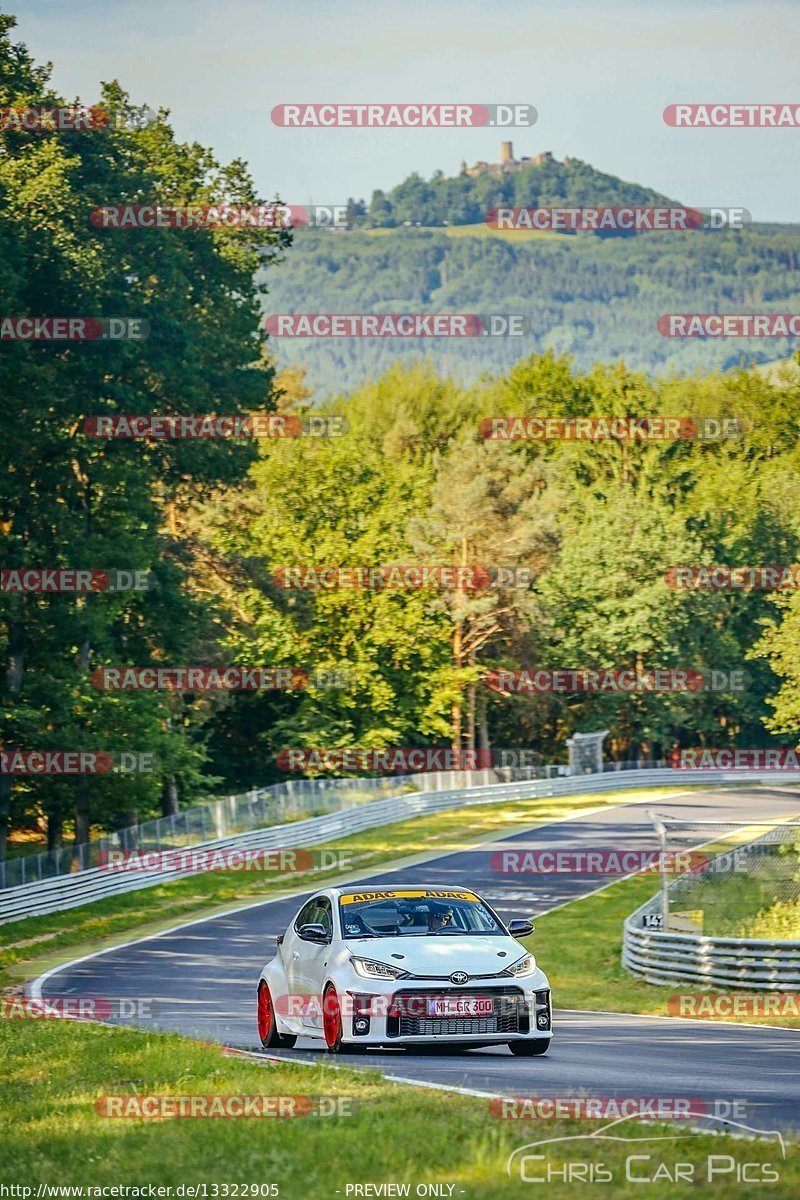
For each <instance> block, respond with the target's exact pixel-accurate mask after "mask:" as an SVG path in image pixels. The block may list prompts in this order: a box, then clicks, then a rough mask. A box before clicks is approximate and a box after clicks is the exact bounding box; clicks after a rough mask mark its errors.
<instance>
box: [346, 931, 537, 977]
mask: <svg viewBox="0 0 800 1200" xmlns="http://www.w3.org/2000/svg"><path fill="white" fill-rule="evenodd" d="M347 946H348V949H349V950H350V951H351V953H353V954H354V955H356V956H357V957H358V958H371V959H373V960H374V961H375V962H382V963H388V964H389V965H390V966H393V967H398V968H400V970H402V971H408V972H410V974H412V975H437V976H442V977H443V978H447V977H448V976H449V975H451V974H452V972H453V971H466V972H467V974H468V975H499V974H500V972H501V971H504V970H505V969H506V967H509V966H511V964H512V963H515V962H518V961H519V959H521V958H522V956H523V955H524V954H525V953H526V950H525V947H524V946H521V945H520V944H519V942H517V941H516V940H515V939H514V938H510V937H480V936H475V937H458V936H457V935H455V934H448V933H441V934H430V935H428V936H420V937H408V936H405V937H387V938H356V939H353V940H348V942H347ZM400 955H402V958H401V957H399V956H400ZM501 956H502V957H501Z"/></svg>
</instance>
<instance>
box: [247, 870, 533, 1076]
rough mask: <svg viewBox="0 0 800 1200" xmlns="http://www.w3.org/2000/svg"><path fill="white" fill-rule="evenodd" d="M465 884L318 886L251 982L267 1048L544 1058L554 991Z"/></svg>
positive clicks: (523, 931) (521, 927) (517, 933)
mask: <svg viewBox="0 0 800 1200" xmlns="http://www.w3.org/2000/svg"><path fill="white" fill-rule="evenodd" d="M532 932H533V926H532V925H531V923H530V921H511V922H510V924H509V925H508V927H506V926H505V925H504V924H503V922H502V921H501V920H500V918H499V917H498V916H497V914H496V913H495V912H494V911H493V909H492V908H491V907H490V906H489V905H488V904H487V903H486V901H485V900H481V898H480V896H478V895H476V894H475V892H473V891H470V890H469V889H467V888H444V887H430V888H425V887H413V886H406V887H404V886H400V887H392V886H388V887H369V888H365V889H363V890H359V889H358V888H357V886H356V887H346V888H337V887H331V888H324V889H323V890H322V891H319V892H317V893H316V895H315V896H313V897H312V898H311V899H310V900H307V901H306V902H305V904H304V905H303V906H302V908H301V909H300V911H299V912H298V914H297V916H296V917H295V918H294V920H293V921H292V922H291V924H290V925H289V928H288V929H287V930H286V933H285V934H283V936H282V937H279V938H278V950H277V953H276V955H275V957H274V958H273V959H271V960H270V961H269V962H268V963H267V964H266V966H265V967H264V969H263V971H262V972H261V978H260V979H259V982H258V1033H259V1037H260V1038H261V1043H262V1045H263V1046H264V1047H266V1048H270V1049H278V1048H284V1049H285V1048H289V1047H291V1046H294V1044H295V1042H296V1041H297V1038H298V1037H309V1038H319V1039H322V1040H324V1042H325V1045H326V1046H327V1048H328V1050H330V1051H331V1053H333V1054H339V1053H341V1052H342V1051H344V1050H347V1049H349V1048H351V1047H355V1046H366V1045H370V1046H375V1045H380V1046H411V1045H416V1044H424V1043H429V1044H430V1043H447V1044H448V1045H452V1046H454V1047H456V1046H458V1047H460V1048H462V1049H463V1048H466V1047H476V1046H493V1045H496V1044H498V1043H506V1044H507V1045H508V1046H509V1047H510V1048H511V1050H512V1051H513V1053H514V1054H522V1055H532V1054H544V1053H545V1052H546V1051H547V1049H548V1047H549V1045H550V1039H551V1038H552V1036H553V1034H552V1016H551V1008H550V985H549V984H548V982H547V976H546V975H545V974H544V972H543V971H542V970H540V968H539V967H537V965H536V960H535V959H534V957H533V955H532V954H530V953H529V952H528V951H527V950H526V949H525V947H524V946H522V945H520V943H519V942H518V941H516V938H518V937H526V936H527V935H528V934H530V933H532Z"/></svg>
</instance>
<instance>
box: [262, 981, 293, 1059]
mask: <svg viewBox="0 0 800 1200" xmlns="http://www.w3.org/2000/svg"><path fill="white" fill-rule="evenodd" d="M257 1020H258V1036H259V1038H260V1039H261V1045H262V1046H263V1047H264V1049H265V1050H291V1049H292V1047H293V1046H294V1044H295V1042H296V1041H297V1037H296V1036H295V1034H293V1033H278V1026H277V1023H276V1021H275V1008H274V1006H273V1004H272V996H271V994H270V990H269V988H268V987H267V985H266V984H265V983H264V982H263V981H262V982H261V983H260V984H259V985H258V1015H257Z"/></svg>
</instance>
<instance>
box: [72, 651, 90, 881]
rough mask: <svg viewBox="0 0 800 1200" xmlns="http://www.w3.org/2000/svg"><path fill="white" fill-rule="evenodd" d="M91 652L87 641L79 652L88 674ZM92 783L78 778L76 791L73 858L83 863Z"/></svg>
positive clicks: (79, 664) (81, 664)
mask: <svg viewBox="0 0 800 1200" xmlns="http://www.w3.org/2000/svg"><path fill="white" fill-rule="evenodd" d="M90 654H91V645H90V643H89V642H88V641H85V642H84V643H83V645H82V646H81V648H80V652H79V654H78V666H79V668H80V670H81V671H85V672H86V673H87V674H88V671H89V656H90ZM90 787H91V783H90V782H89V781H87V780H86V779H85V778H84V777H83V776H80V777H79V778H78V779H77V780H76V791H75V841H74V843H73V860H76V859H77V860H78V861H79V862H81V865H83V861H82V860H81V858H80V847H81V846H87V845H88V844H89V825H90V822H91V802H90V800H89V788H90ZM88 861H89V860H88V856H87V857H86V865H87V866H88Z"/></svg>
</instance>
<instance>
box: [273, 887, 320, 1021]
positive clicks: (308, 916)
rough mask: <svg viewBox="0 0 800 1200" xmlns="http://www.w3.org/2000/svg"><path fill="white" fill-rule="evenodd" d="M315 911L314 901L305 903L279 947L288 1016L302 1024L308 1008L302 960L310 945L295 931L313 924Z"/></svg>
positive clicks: (315, 903) (315, 904) (305, 1018)
mask: <svg viewBox="0 0 800 1200" xmlns="http://www.w3.org/2000/svg"><path fill="white" fill-rule="evenodd" d="M316 909H317V902H316V900H307V901H306V903H305V904H304V905H303V907H302V908H301V909H300V912H299V913H298V914H297V916H296V917H295V919H294V920H293V921H292V923H291V924H290V926H289V928H288V929H287V930H286V933H285V934H284V935H283V945H282V946H281V952H282V955H283V965H284V969H285V971H286V982H287V985H288V993H289V995H288V1009H289V1015H290V1016H291V1017H292V1018H293V1019H295V1020H296V1019H298V1018H299V1019H301V1020H302V1021H303V1023H304V1024H305V1022H306V1020H307V1014H306V1012H305V1010H306V1008H307V1006H308V1001H307V995H306V993H307V992H308V988H307V987H306V986H305V983H304V978H303V958H304V955H305V954H306V952H307V951H308V950H309V949H310V948H311V943H310V942H304V941H303V940H302V938H300V937H298V934H297V931H298V929H300V927H301V926H302V925H311V924H313V921H314V913H315V912H316Z"/></svg>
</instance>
